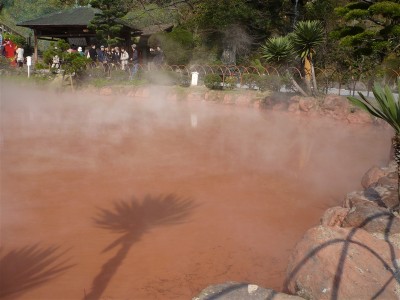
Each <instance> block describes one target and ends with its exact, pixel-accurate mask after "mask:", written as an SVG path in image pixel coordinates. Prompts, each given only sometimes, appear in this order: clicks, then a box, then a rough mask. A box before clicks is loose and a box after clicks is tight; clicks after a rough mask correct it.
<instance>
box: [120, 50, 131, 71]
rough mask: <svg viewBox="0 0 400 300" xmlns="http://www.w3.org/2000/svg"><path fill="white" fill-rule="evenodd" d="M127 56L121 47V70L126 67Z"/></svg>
mask: <svg viewBox="0 0 400 300" xmlns="http://www.w3.org/2000/svg"><path fill="white" fill-rule="evenodd" d="M128 60H129V54H128V52H127V51H125V48H123V47H121V69H122V70H125V68H126V66H127V65H128Z"/></svg>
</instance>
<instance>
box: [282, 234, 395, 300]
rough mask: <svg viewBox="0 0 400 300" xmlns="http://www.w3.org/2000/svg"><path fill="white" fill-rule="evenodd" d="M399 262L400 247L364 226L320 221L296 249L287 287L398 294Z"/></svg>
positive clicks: (319, 293)
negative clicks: (337, 225) (343, 225)
mask: <svg viewBox="0 0 400 300" xmlns="http://www.w3.org/2000/svg"><path fill="white" fill-rule="evenodd" d="M399 265H400V249H398V248H396V247H395V246H394V245H393V244H391V243H390V242H389V243H388V242H387V241H383V240H380V239H378V238H375V237H374V236H372V235H371V234H369V233H367V232H366V231H365V230H363V229H357V228H340V227H326V226H318V227H314V228H312V229H310V230H308V231H307V232H306V234H305V235H304V237H303V239H302V240H301V241H300V242H299V243H298V244H297V245H296V247H295V250H294V251H293V252H292V255H291V257H290V259H289V265H288V269H287V280H286V282H285V285H284V288H285V290H286V291H288V292H289V293H291V294H297V295H299V296H301V297H303V298H306V299H372V298H374V299H375V298H377V297H379V299H399V298H400V285H399V282H400V273H399ZM396 276H397V278H396Z"/></svg>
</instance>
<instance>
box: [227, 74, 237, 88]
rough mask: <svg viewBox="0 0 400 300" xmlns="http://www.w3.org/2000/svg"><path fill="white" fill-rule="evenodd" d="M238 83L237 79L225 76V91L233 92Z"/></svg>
mask: <svg viewBox="0 0 400 300" xmlns="http://www.w3.org/2000/svg"><path fill="white" fill-rule="evenodd" d="M237 83H238V79H237V78H236V77H235V76H227V77H225V78H224V88H225V89H227V90H233V89H234V88H235V87H236V84H237Z"/></svg>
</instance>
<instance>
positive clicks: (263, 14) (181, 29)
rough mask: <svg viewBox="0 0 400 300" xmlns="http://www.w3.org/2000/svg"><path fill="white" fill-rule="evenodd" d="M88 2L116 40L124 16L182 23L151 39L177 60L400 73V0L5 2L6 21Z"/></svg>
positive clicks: (103, 33)
mask: <svg viewBox="0 0 400 300" xmlns="http://www.w3.org/2000/svg"><path fill="white" fill-rule="evenodd" d="M88 3H90V5H92V6H93V7H96V8H99V9H101V11H102V12H101V13H99V14H98V15H97V16H96V18H95V19H94V20H93V22H92V26H93V28H95V29H96V32H97V34H98V35H99V38H100V40H102V41H103V42H104V43H105V44H109V45H114V44H118V43H119V38H120V30H121V24H120V22H119V21H118V19H122V20H124V21H125V22H129V23H130V24H132V25H134V26H136V27H139V28H140V27H145V26H149V25H155V24H167V23H168V24H174V25H175V29H174V30H173V31H172V32H170V33H161V34H160V33H158V34H155V35H154V36H152V37H150V39H149V46H151V44H152V43H158V44H161V45H162V48H163V50H164V53H165V57H166V61H167V62H168V63H169V64H188V63H190V62H195V63H202V64H216V63H225V64H242V65H248V66H250V65H254V64H255V63H256V64H259V63H261V64H267V63H277V62H279V66H280V67H282V66H285V68H287V69H288V68H297V69H299V70H301V72H302V74H300V75H301V76H304V75H305V74H304V73H305V72H308V71H305V64H310V67H311V68H315V70H316V71H315V73H316V74H315V78H317V79H318V78H321V77H323V78H325V77H327V76H329V77H330V79H331V80H333V81H336V82H338V83H339V84H341V83H345V82H348V81H349V80H352V81H356V80H360V79H361V80H369V79H376V78H381V79H384V80H386V82H389V83H393V81H394V80H395V79H396V77H398V75H399V73H400V72H399V67H400V3H399V1H398V0H370V1H365V0H296V1H295V0H283V1H282V0H279V1H278V0H229V1H228V0H121V1H113V0H90V1H89V0H78V1H76V0H46V1H44V0H32V1H23V0H1V4H2V11H1V14H0V19H3V20H7V21H8V22H14V24H15V23H16V22H20V21H24V20H28V19H32V18H36V17H38V16H41V15H44V14H46V13H50V12H54V11H57V10H61V9H64V8H67V7H71V6H74V5H76V4H78V5H87V4H88ZM302 21H310V23H302V24H309V25H310V26H309V28H308V29H310V30H308V29H307V27H304V28H302V29H303V30H302V34H303V35H302V36H299V35H297V36H296V34H292V32H295V31H296V28H298V24H299V22H302ZM313 22H314V23H313ZM316 22H318V23H316ZM311 24H314V25H311ZM315 24H318V25H317V27H318V28H317V29H318V31H314V30H313V29H315ZM298 31H299V30H298ZM307 35H308V36H307ZM284 37H287V38H289V37H290V45H288V44H285V43H287V42H286V41H285V39H284ZM307 38H308V39H309V40H310V38H311V42H312V43H313V44H310V43H309V44H307V43H305V41H306V39H307ZM266 47H268V49H269V53H267V52H268V51H266ZM274 47H275V48H274ZM274 51H275V52H274ZM293 52H294V53H296V54H297V56H294V55H293ZM311 72H314V71H313V69H312V70H311ZM292 75H293V74H292ZM296 76H297V75H296ZM313 76H314V75H313ZM292 77H293V76H292ZM312 84H313V85H314V83H313V82H312ZM300 85H301V83H300ZM313 88H314V89H315V88H316V85H315V86H314V87H313Z"/></svg>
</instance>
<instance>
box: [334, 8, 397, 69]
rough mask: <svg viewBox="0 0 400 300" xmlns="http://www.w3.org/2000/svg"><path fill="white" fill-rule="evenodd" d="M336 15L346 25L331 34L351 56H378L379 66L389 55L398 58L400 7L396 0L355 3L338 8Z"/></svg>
mask: <svg viewBox="0 0 400 300" xmlns="http://www.w3.org/2000/svg"><path fill="white" fill-rule="evenodd" d="M335 11H336V13H337V14H338V15H339V16H341V17H342V18H343V20H344V22H345V24H344V25H343V26H341V27H339V28H338V29H337V30H336V31H335V32H334V33H333V34H335V35H336V37H337V38H338V39H339V41H340V44H341V45H342V46H348V47H350V48H351V49H352V52H353V53H352V55H353V56H361V55H365V56H374V55H378V56H379V61H380V62H382V61H383V60H384V59H385V57H387V56H388V55H390V53H393V52H395V53H397V55H398V54H400V46H399V45H400V3H399V1H398V0H386V1H378V0H370V1H361V0H358V1H355V2H351V3H349V4H347V5H345V6H342V7H339V8H337V9H336V10H335Z"/></svg>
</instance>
